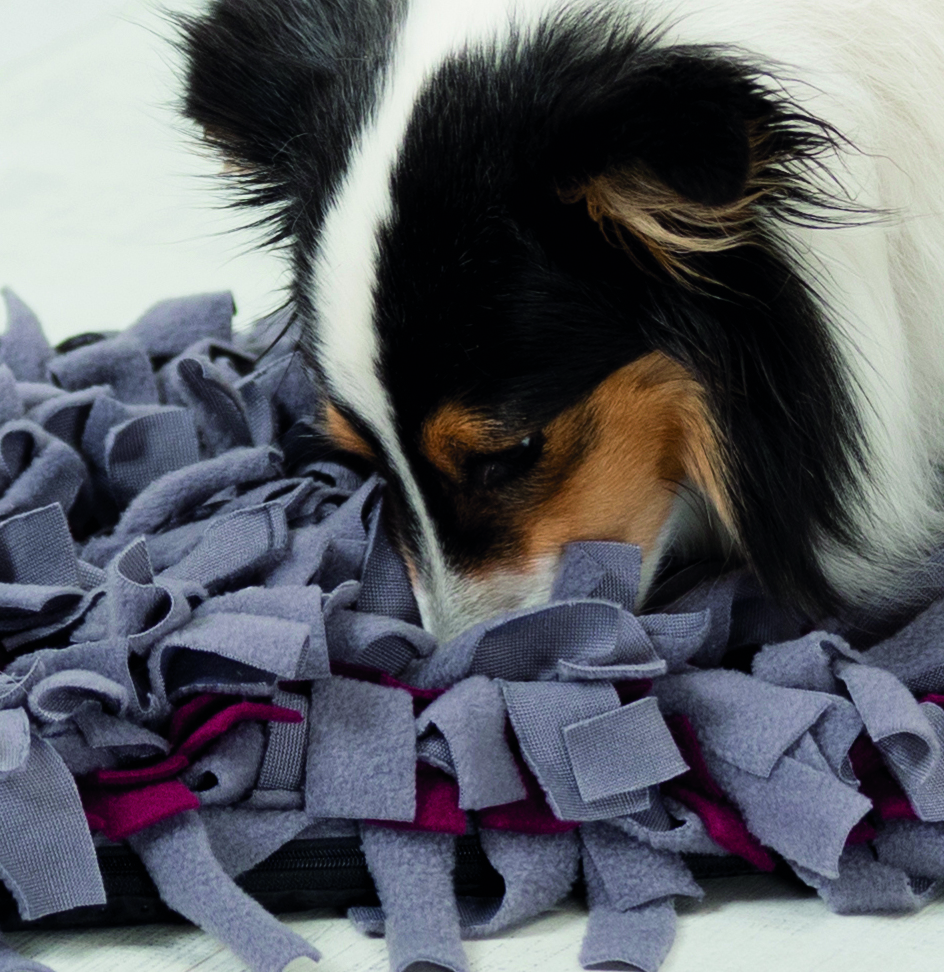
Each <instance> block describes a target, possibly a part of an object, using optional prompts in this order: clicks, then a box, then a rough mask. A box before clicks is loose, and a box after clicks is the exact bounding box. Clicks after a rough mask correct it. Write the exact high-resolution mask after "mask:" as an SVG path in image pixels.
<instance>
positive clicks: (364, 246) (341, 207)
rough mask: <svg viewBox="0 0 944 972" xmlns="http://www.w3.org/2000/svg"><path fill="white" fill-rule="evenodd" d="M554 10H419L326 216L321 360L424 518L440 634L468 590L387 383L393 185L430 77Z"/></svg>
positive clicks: (320, 280) (316, 299) (428, 578)
mask: <svg viewBox="0 0 944 972" xmlns="http://www.w3.org/2000/svg"><path fill="white" fill-rule="evenodd" d="M553 6H554V3H553V0H522V2H517V3H516V2H515V0H450V2H449V3H448V4H445V5H444V4H443V2H442V0H416V2H414V3H412V4H411V5H410V8H409V10H408V12H407V15H406V19H405V20H404V22H403V24H402V25H401V27H400V30H399V35H398V39H397V42H396V49H395V53H394V56H393V58H392V60H391V64H390V67H389V69H388V71H387V75H386V78H385V80H384V88H383V92H382V93H381V95H380V98H379V101H378V103H377V105H376V106H375V109H374V111H373V112H372V114H371V117H370V118H369V119H368V122H367V124H366V125H365V127H364V130H363V131H362V132H361V135H360V138H359V141H358V144H357V146H356V148H355V149H354V151H353V154H352V156H351V161H350V164H349V166H348V169H347V173H346V175H345V178H344V180H343V182H342V184H341V187H340V189H339V191H338V193H337V195H336V197H335V200H334V204H333V206H332V207H331V209H330V210H329V212H328V214H327V216H326V219H325V223H324V227H323V236H322V242H321V245H320V247H319V251H318V256H317V259H316V263H315V266H314V270H313V274H312V279H311V281H310V282H309V298H310V300H311V302H312V306H313V307H314V308H315V309H316V314H317V319H318V328H317V334H316V335H315V341H316V343H317V347H318V357H319V360H320V362H321V364H322V367H323V368H324V372H325V375H326V377H327V380H328V383H329V385H330V388H331V392H332V394H333V395H335V396H336V397H337V398H338V399H339V400H341V401H343V402H344V403H345V404H346V405H348V406H349V407H350V408H351V409H352V410H353V411H354V412H355V413H356V414H357V415H358V416H360V417H361V418H362V419H363V420H364V421H366V422H367V423H368V424H369V425H370V427H371V428H372V430H373V431H374V433H375V434H376V435H377V437H378V438H379V440H380V442H381V444H382V446H383V448H384V450H385V452H386V455H387V457H388V459H389V461H390V463H391V465H392V466H393V469H394V471H395V472H396V475H397V477H398V478H399V480H400V481H401V484H402V486H403V490H404V493H405V496H406V500H407V502H408V503H409V504H410V506H411V507H412V509H413V512H414V514H415V516H416V519H417V524H418V527H419V530H420V537H419V541H420V557H421V564H420V571H421V576H420V578H419V579H418V585H419V586H420V587H421V588H422V590H423V592H424V593H423V595H422V596H421V598H420V600H421V601H422V602H423V603H422V604H421V613H422V615H423V618H424V621H426V620H427V619H429V622H430V624H428V626H431V625H434V622H433V618H434V616H436V617H438V613H439V610H440V609H439V608H434V607H432V605H435V604H440V605H441V604H443V603H444V602H445V601H447V600H451V599H452V598H453V597H454V596H455V595H456V592H457V591H458V590H459V589H461V588H463V584H464V581H463V580H462V578H461V577H459V576H458V575H456V574H455V573H454V572H453V571H451V570H450V569H449V568H448V566H447V565H446V562H445V559H444V558H443V556H442V552H441V549H440V545H439V542H438V538H437V536H436V529H435V527H434V525H433V522H432V520H431V518H430V516H429V514H428V512H427V510H426V506H425V503H424V501H423V497H422V494H421V492H420V489H419V487H418V486H417V484H416V481H415V479H414V477H413V474H412V471H411V470H410V467H409V463H408V462H407V459H406V456H405V455H404V453H403V449H402V447H401V445H400V442H399V439H398V436H397V430H396V423H395V420H394V415H393V407H392V404H391V401H390V397H389V395H388V394H387V391H386V389H385V388H384V387H383V384H382V383H381V380H380V375H379V356H380V345H379V340H378V336H377V331H376V324H375V299H374V291H375V281H376V275H377V260H378V234H379V232H380V230H381V228H382V227H383V226H384V224H385V223H386V222H387V221H388V220H389V219H391V218H392V216H393V202H392V199H391V192H390V186H391V177H392V174H393V170H394V167H395V165H396V162H397V158H398V156H399V152H400V149H401V146H402V143H403V139H404V135H405V133H406V129H407V126H408V124H409V122H410V118H411V116H412V114H413V110H414V106H415V104H416V100H417V98H418V97H419V95H420V93H421V91H422V89H423V86H424V85H425V83H426V82H427V81H428V79H429V78H430V76H431V75H432V74H433V73H434V72H435V71H436V69H437V68H438V67H439V66H440V65H441V64H442V63H443V61H444V60H445V59H446V58H447V57H449V56H450V55H451V54H453V53H456V52H459V51H462V50H463V49H465V48H467V47H470V46H475V45H476V44H481V43H487V42H488V41H490V40H492V39H495V38H497V36H498V35H499V34H500V33H501V32H507V31H508V30H509V28H510V27H511V25H512V24H513V23H516V24H520V25H522V26H524V27H526V26H527V25H528V24H534V23H537V22H538V21H539V19H540V17H541V15H542V14H543V13H545V12H546V11H547V10H548V8H550V7H553ZM478 600H481V598H479V599H478ZM485 600H488V601H492V600H494V597H487V598H485ZM424 604H425V605H426V606H425V607H424ZM460 613H462V612H460ZM479 617H481V615H478V616H477V617H476V620H478V618H479ZM436 626H437V627H438V625H436Z"/></svg>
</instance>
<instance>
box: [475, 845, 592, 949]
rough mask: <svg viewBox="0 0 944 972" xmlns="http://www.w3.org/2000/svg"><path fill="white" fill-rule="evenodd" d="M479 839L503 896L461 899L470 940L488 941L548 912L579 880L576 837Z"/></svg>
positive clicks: (578, 855) (578, 854)
mask: <svg viewBox="0 0 944 972" xmlns="http://www.w3.org/2000/svg"><path fill="white" fill-rule="evenodd" d="M479 837H480V839H481V842H482V850H483V851H485V855H486V857H488V860H489V863H490V864H491V865H492V867H494V868H495V870H496V871H498V873H499V874H500V875H501V876H502V879H503V880H504V882H505V893H504V895H503V896H502V897H501V898H464V897H463V898H459V914H460V917H461V920H462V934H463V935H464V936H465V937H466V938H487V937H489V936H490V935H495V934H497V933H498V932H500V931H503V930H504V929H506V928H512V927H514V926H515V925H520V924H521V923H522V922H524V921H527V920H528V919H529V918H534V917H536V916H537V915H540V914H542V913H543V912H545V911H548V910H550V909H551V908H553V907H554V905H556V904H557V903H558V902H559V901H561V900H562V899H563V898H564V897H566V896H567V894H568V893H569V892H570V889H571V886H572V885H573V883H574V881H575V880H576V879H577V874H578V871H579V864H580V851H579V847H578V844H577V837H576V835H575V834H574V833H573V832H568V833H564V834H553V835H544V834H516V833H513V832H511V831H504V830H483V831H482V832H481V833H480V835H479Z"/></svg>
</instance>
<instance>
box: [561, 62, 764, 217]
mask: <svg viewBox="0 0 944 972" xmlns="http://www.w3.org/2000/svg"><path fill="white" fill-rule="evenodd" d="M636 64H637V66H636V69H635V70H630V71H627V72H626V74H625V76H624V77H621V78H619V79H618V80H617V81H616V83H614V84H612V85H611V86H609V87H608V88H602V90H600V92H599V94H597V95H595V96H593V97H592V100H591V97H590V96H588V97H587V100H586V103H585V105H584V106H581V107H580V108H578V109H577V111H576V112H575V114H574V116H573V117H572V118H571V119H570V120H569V121H568V122H567V123H565V125H564V126H563V130H562V139H561V144H562V146H570V147H569V148H564V151H563V153H562V164H563V167H564V168H565V169H568V170H569V172H570V175H571V177H572V178H574V179H575V180H578V181H588V180H590V179H594V178H598V177H600V176H603V175H605V174H607V173H613V172H616V171H624V170H626V169H627V168H634V169H636V170H637V171H645V172H646V173H647V174H648V175H649V177H650V178H651V179H654V180H657V181H658V182H660V183H661V184H662V185H663V186H664V187H665V188H667V189H669V190H671V191H672V192H675V193H677V194H678V195H679V196H680V197H681V198H683V199H685V200H687V201H689V202H691V203H695V204H700V205H704V206H708V207H711V206H723V205H726V204H731V203H733V202H735V201H737V200H738V199H739V198H741V196H742V195H743V194H744V191H745V189H746V186H747V183H748V179H749V177H750V174H751V140H750V129H751V128H752V127H753V126H755V125H756V124H757V123H758V121H759V117H760V116H762V115H763V114H764V113H765V112H764V105H763V98H762V96H761V95H760V93H759V92H758V91H757V90H756V87H755V86H754V85H753V83H752V82H751V79H750V78H749V77H746V76H745V71H744V68H743V67H742V66H740V65H738V64H736V63H733V62H731V61H730V60H728V59H724V58H721V57H718V56H717V55H715V54H713V53H711V52H704V53H696V52H694V51H691V52H689V51H681V52H679V51H674V50H671V49H670V50H669V51H666V52H645V53H641V55H640V56H639V57H638V59H637V61H636Z"/></svg>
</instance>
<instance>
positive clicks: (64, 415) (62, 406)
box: [28, 385, 111, 450]
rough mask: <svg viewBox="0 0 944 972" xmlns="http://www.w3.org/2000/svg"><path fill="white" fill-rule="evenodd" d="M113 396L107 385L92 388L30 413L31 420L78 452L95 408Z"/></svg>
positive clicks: (45, 403)
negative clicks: (95, 405) (97, 403)
mask: <svg viewBox="0 0 944 972" xmlns="http://www.w3.org/2000/svg"><path fill="white" fill-rule="evenodd" d="M110 394H111V389H110V388H109V387H108V386H107V385H93V386H92V387H91V388H83V389H81V391H76V392H68V393H64V394H60V395H56V396H54V397H52V398H47V399H46V400H45V401H43V402H40V403H39V404H37V405H36V406H35V407H34V408H32V409H30V410H29V411H28V417H29V418H30V419H31V420H32V421H33V422H36V423H37V424H38V425H41V426H42V427H43V428H44V429H45V430H46V431H47V432H48V433H49V434H50V435H54V436H55V437H56V438H57V439H62V441H63V442H65V443H66V444H68V445H70V446H72V448H73V449H75V450H79V449H81V447H82V433H83V431H84V429H85V425H86V423H87V421H88V417H89V414H90V413H91V411H92V407H93V406H94V404H95V403H96V402H97V401H98V400H99V399H100V398H103V397H105V396H106V395H110Z"/></svg>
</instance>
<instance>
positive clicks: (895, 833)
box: [874, 820, 944, 880]
mask: <svg viewBox="0 0 944 972" xmlns="http://www.w3.org/2000/svg"><path fill="white" fill-rule="evenodd" d="M874 847H875V852H876V856H877V857H878V859H879V861H881V862H882V863H883V864H888V865H889V866H890V867H896V868H899V869H900V870H902V871H904V872H905V873H906V874H910V875H916V876H919V877H925V878H934V879H937V880H941V879H944V825H942V824H931V823H924V822H923V821H920V820H888V821H886V822H885V823H884V825H883V826H882V829H881V830H880V831H879V834H878V836H877V837H876V838H875V841H874Z"/></svg>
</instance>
